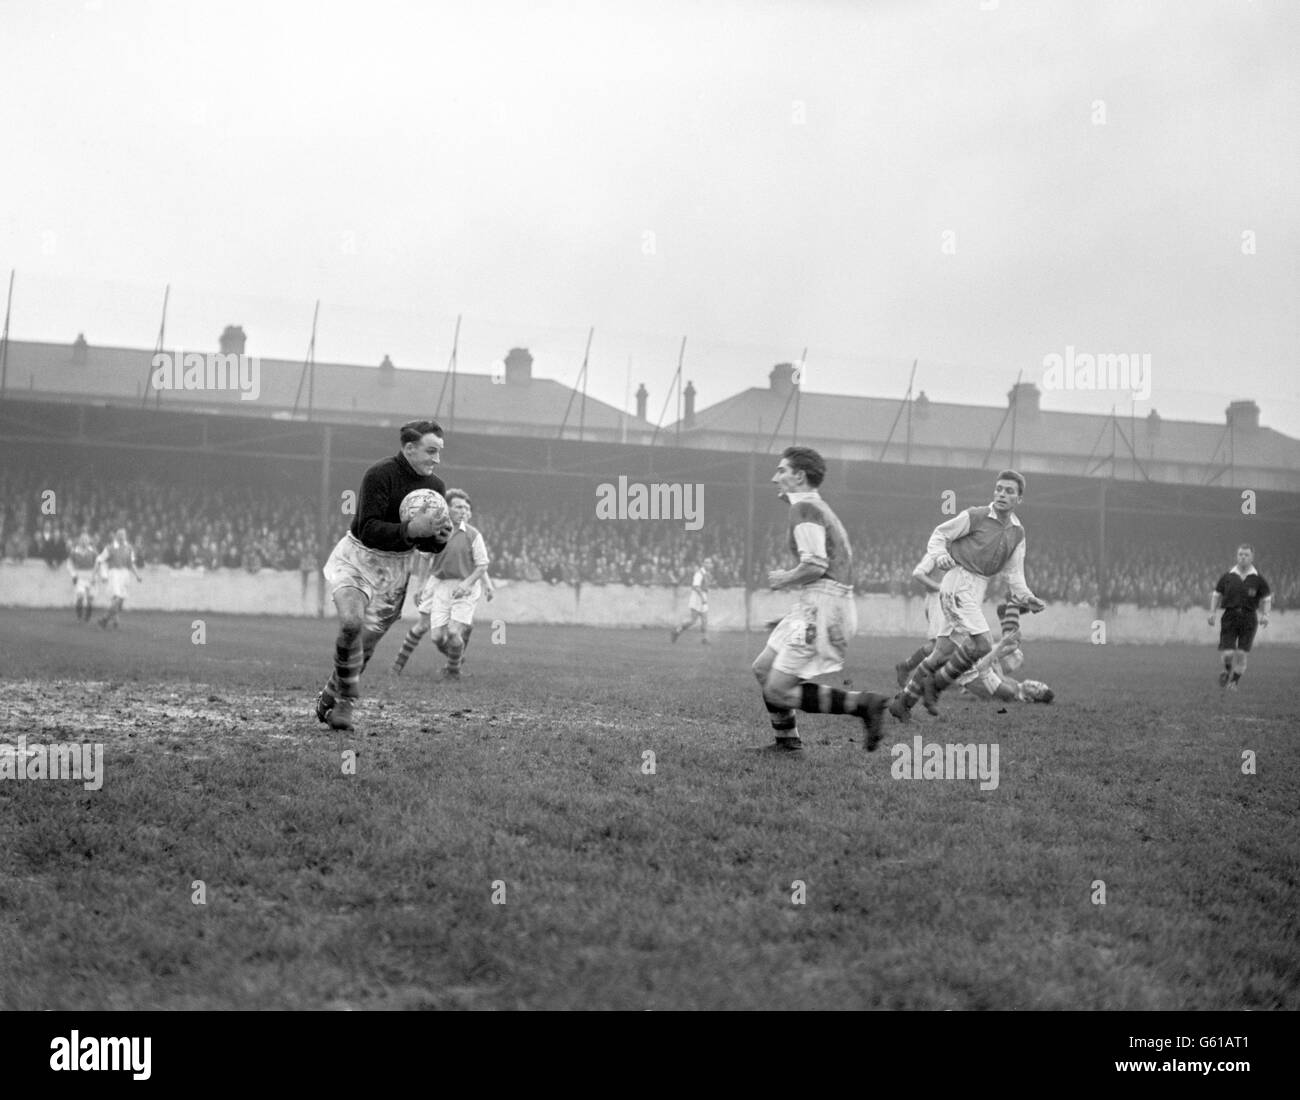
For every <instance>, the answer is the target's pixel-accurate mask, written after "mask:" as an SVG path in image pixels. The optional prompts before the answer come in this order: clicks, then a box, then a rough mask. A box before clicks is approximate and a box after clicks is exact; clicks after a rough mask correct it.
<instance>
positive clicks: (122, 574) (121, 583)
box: [108, 569, 131, 600]
mask: <svg viewBox="0 0 1300 1100" xmlns="http://www.w3.org/2000/svg"><path fill="white" fill-rule="evenodd" d="M130 587H131V570H129V569H109V571H108V594H109V595H110V596H112V597H113V599H115V600H125V599H126V593H127V591H128V589H130Z"/></svg>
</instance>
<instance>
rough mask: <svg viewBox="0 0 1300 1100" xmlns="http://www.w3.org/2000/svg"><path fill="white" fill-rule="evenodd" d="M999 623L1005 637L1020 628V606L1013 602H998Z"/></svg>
mask: <svg viewBox="0 0 1300 1100" xmlns="http://www.w3.org/2000/svg"><path fill="white" fill-rule="evenodd" d="M998 625H999V626H1000V627H1001V628H1002V636H1003V637H1006V636H1007V635H1008V634H1014V633H1015V632H1016V631H1017V630H1019V629H1020V608H1018V607H1017V606H1016V605H1015V604H1013V603H1003V604H998Z"/></svg>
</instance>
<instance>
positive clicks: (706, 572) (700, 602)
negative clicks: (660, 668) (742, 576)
mask: <svg viewBox="0 0 1300 1100" xmlns="http://www.w3.org/2000/svg"><path fill="white" fill-rule="evenodd" d="M712 567H713V559H712V558H705V559H704V560H703V561H701V562H700V567H699V568H698V569H696V570H695V575H694V576H693V577H692V578H691V601H690V603H689V605H688V608H689V610H690V613H691V617H690V618H689V619H687V620H686V621H685V622H684V623H679V624H678V625H677V626H675V627H673V629H672V632H671V634H670V635H669V637H670V638H672V640H673V641H674V642H675V641H677V639H678V638H680V637H681V636H682V635H683V634H685V633H686V632H687V631H688V630H690V628H691V627H693V626H694V625H695V623H696V622H697V621H698V622H699V624H700V633H701V634H702V635H703V637H702V638H701V639H700V644H701V645H708V644H709V585H710V584H712V583H713V576H712V574H711V573H710V569H712Z"/></svg>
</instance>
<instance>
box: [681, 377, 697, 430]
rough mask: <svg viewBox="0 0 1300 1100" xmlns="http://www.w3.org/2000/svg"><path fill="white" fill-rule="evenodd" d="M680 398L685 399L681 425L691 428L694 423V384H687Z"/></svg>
mask: <svg viewBox="0 0 1300 1100" xmlns="http://www.w3.org/2000/svg"><path fill="white" fill-rule="evenodd" d="M682 396H683V397H684V398H685V399H686V414H685V415H684V416H683V417H682V423H683V424H684V425H685V426H686V427H688V428H689V427H691V425H693V424H694V423H695V383H694V382H687V383H686V389H685V390H683V391H682Z"/></svg>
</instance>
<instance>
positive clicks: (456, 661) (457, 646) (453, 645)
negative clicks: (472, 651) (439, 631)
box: [446, 634, 465, 672]
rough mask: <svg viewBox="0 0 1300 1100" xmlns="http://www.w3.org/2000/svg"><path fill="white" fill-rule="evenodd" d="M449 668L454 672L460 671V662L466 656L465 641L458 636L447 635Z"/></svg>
mask: <svg viewBox="0 0 1300 1100" xmlns="http://www.w3.org/2000/svg"><path fill="white" fill-rule="evenodd" d="M446 652H447V667H448V668H449V669H450V670H451V671H452V672H459V671H460V661H461V658H462V657H463V656H464V655H465V641H464V639H463V638H461V637H459V636H458V635H456V634H448V635H447V651H446Z"/></svg>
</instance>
